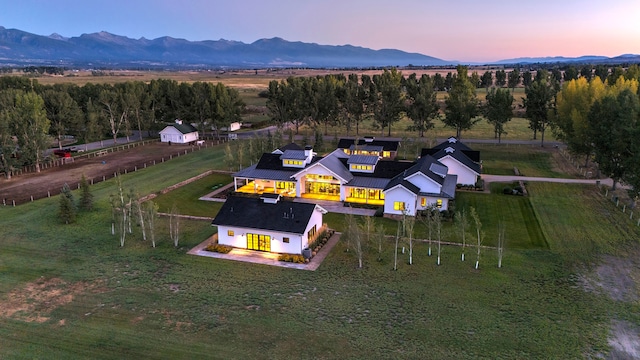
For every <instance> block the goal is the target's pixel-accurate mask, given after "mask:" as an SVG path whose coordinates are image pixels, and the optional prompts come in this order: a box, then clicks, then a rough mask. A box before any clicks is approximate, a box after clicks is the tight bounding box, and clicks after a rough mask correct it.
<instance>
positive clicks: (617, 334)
mask: <svg viewBox="0 0 640 360" xmlns="http://www.w3.org/2000/svg"><path fill="white" fill-rule="evenodd" d="M581 283H582V286H583V288H584V289H585V290H586V291H590V292H597V293H603V294H605V295H606V296H608V297H610V298H611V299H613V300H615V301H620V302H628V303H637V302H638V301H640V249H636V250H632V251H630V252H629V253H628V254H627V256H625V257H621V256H610V255H607V256H604V257H603V258H602V262H601V263H600V264H599V265H598V266H597V267H596V268H595V269H593V270H592V271H590V272H588V273H587V274H585V275H581ZM608 342H609V345H610V346H611V352H610V354H609V356H608V359H640V325H638V324H635V325H634V324H632V323H629V322H626V321H620V320H616V319H614V320H613V321H612V323H611V328H610V331H609V338H608Z"/></svg>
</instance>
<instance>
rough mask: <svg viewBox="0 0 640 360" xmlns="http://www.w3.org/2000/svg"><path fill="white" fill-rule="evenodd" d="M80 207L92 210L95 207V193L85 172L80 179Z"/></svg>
mask: <svg viewBox="0 0 640 360" xmlns="http://www.w3.org/2000/svg"><path fill="white" fill-rule="evenodd" d="M78 208H80V209H81V210H85V211H91V210H92V209H93V194H92V193H91V187H90V186H89V182H88V181H87V178H86V177H85V176H84V174H83V175H82V179H81V180H80V203H79V205H78Z"/></svg>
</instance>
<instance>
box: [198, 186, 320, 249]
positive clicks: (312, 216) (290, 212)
mask: <svg viewBox="0 0 640 360" xmlns="http://www.w3.org/2000/svg"><path fill="white" fill-rule="evenodd" d="M326 213H327V211H326V210H325V209H323V208H322V207H320V206H319V205H316V204H309V203H299V202H292V201H280V195H277V194H264V195H263V196H262V197H261V198H260V199H257V198H247V197H236V196H230V197H229V198H227V200H226V201H225V203H224V205H223V206H222V208H221V209H220V211H219V212H218V214H217V215H216V217H215V219H213V221H212V222H211V225H215V226H217V227H218V243H219V244H221V245H228V246H233V247H237V248H242V249H249V250H257V251H265V252H272V253H284V254H302V250H304V249H306V248H307V247H309V244H310V243H311V242H313V240H315V238H316V236H317V234H318V233H319V231H321V229H322V226H323V224H322V215H324V214H326Z"/></svg>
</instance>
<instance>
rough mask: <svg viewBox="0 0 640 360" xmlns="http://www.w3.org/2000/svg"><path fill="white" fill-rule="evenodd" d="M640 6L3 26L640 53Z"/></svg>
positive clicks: (104, 19) (405, 46)
mask: <svg viewBox="0 0 640 360" xmlns="http://www.w3.org/2000/svg"><path fill="white" fill-rule="evenodd" d="M639 19H640V2H637V1H635V0H610V1H608V2H600V1H598V2H596V1H594V0H586V1H578V0H566V1H551V0H541V1H538V2H536V4H529V5H523V4H520V3H519V2H507V1H501V0H488V1H484V2H477V1H472V0H457V1H451V2H447V3H445V2H435V1H420V0H398V1H395V2H393V5H391V3H390V2H387V1H381V0H368V1H363V0H356V1H337V0H325V1H317V0H311V1H305V2H297V1H292V0H274V1H256V0H245V1H240V2H226V1H225V2H223V3H221V4H219V3H218V2H211V1H206V0H193V1H188V2H178V1H169V0H159V1H151V0H140V1H123V0H113V1H89V2H87V1H80V0H61V1H58V2H56V6H50V3H49V2H46V1H43V0H23V1H21V2H9V3H6V4H4V6H3V11H2V12H1V13H0V26H4V27H5V28H15V29H19V30H23V31H27V32H31V33H34V34H38V35H50V34H52V33H58V34H60V35H62V36H65V37H73V36H80V35H81V34H83V33H93V32H99V31H107V32H110V33H113V34H116V35H122V36H127V37H130V38H140V37H145V38H148V39H154V38H157V37H161V36H170V37H174V38H184V39H187V40H191V41H198V40H218V39H221V38H224V39H227V40H236V41H242V42H245V43H251V42H254V41H256V40H259V39H262V38H271V37H281V38H283V39H285V40H288V41H302V42H308V43H318V44H323V45H345V44H350V45H354V46H361V47H367V48H371V49H398V50H402V51H407V52H416V53H421V54H424V55H429V56H433V57H437V58H440V59H444V60H457V61H462V62H490V61H498V60H502V59H510V58H519V57H552V56H565V57H577V56H582V55H601V56H609V57H613V56H618V55H622V54H628V53H634V54H639V53H640V41H639V40H640V25H638V22H639V21H640V20H639Z"/></svg>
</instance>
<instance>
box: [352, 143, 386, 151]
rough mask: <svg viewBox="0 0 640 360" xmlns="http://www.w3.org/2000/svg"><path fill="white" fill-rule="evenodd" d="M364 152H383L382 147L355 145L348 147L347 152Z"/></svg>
mask: <svg viewBox="0 0 640 360" xmlns="http://www.w3.org/2000/svg"><path fill="white" fill-rule="evenodd" d="M356 149H357V150H364V151H375V152H380V151H382V150H384V146H382V145H356V144H353V145H351V146H349V150H356Z"/></svg>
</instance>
